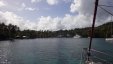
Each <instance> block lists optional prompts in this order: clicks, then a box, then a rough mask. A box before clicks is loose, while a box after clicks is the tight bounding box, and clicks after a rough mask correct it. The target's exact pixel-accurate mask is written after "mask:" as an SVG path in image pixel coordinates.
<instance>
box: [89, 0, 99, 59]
mask: <svg viewBox="0 0 113 64" xmlns="http://www.w3.org/2000/svg"><path fill="white" fill-rule="evenodd" d="M98 3H99V0H96V1H95V8H94V15H93V23H92V28H91V34H90V43H89V48H88V61H89V57H90V55H91V53H90V51H91V45H92V39H93V35H94V27H95V20H96V15H97V8H98Z"/></svg>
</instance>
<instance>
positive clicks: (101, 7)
mask: <svg viewBox="0 0 113 64" xmlns="http://www.w3.org/2000/svg"><path fill="white" fill-rule="evenodd" d="M99 7H100V8H101V9H102V10H104V11H105V12H107V13H108V14H110V15H112V16H113V14H112V13H111V12H109V11H108V10H106V9H104V8H103V7H101V6H99Z"/></svg>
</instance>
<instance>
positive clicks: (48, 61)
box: [0, 38, 113, 64]
mask: <svg viewBox="0 0 113 64" xmlns="http://www.w3.org/2000/svg"><path fill="white" fill-rule="evenodd" d="M88 44H89V39H88V38H81V39H74V38H44V39H41V38H40V39H28V40H27V39H26V40H15V41H0V56H1V57H0V62H1V63H0V64H2V63H3V62H4V63H5V62H7V64H79V63H80V59H81V52H82V48H86V47H88ZM92 48H94V49H97V50H100V51H103V52H107V53H109V55H112V56H113V43H110V42H106V41H105V40H104V39H103V38H99V39H93V45H92ZM111 61H112V59H111Z"/></svg>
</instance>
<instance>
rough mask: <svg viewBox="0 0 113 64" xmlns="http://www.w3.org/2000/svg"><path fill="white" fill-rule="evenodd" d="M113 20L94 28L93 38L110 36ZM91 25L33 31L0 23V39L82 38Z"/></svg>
mask: <svg viewBox="0 0 113 64" xmlns="http://www.w3.org/2000/svg"><path fill="white" fill-rule="evenodd" d="M112 28H113V22H108V23H105V24H103V25H100V26H98V27H96V28H95V32H94V36H93V37H95V38H106V37H111V34H113V33H112V32H113V30H112ZM90 33H91V27H87V28H76V29H72V30H58V31H48V30H47V31H35V30H20V28H19V27H17V26H16V25H12V24H9V25H5V24H4V23H0V40H6V39H17V38H18V39H23V38H27V39H29V38H64V37H65V38H72V37H74V36H75V35H76V34H77V35H80V36H81V37H83V38H87V37H89V36H90Z"/></svg>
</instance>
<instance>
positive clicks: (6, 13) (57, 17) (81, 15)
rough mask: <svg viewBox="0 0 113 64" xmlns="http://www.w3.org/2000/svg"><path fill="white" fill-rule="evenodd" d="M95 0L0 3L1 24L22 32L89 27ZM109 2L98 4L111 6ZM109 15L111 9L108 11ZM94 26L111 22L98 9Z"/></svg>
mask: <svg viewBox="0 0 113 64" xmlns="http://www.w3.org/2000/svg"><path fill="white" fill-rule="evenodd" d="M94 2H95V0H0V20H1V21H0V22H4V23H5V24H10V23H11V24H14V25H17V26H19V27H20V28H21V29H33V30H60V29H63V30H64V29H67V30H69V29H74V28H83V27H88V26H91V23H92V16H93V9H94ZM112 3H113V1H112V0H100V2H99V4H105V5H112ZM108 10H109V11H112V10H113V9H111V8H110V9H108ZM97 17H98V18H97V22H96V25H100V24H102V23H105V22H107V21H109V20H110V16H109V15H108V14H107V13H105V12H104V11H102V10H101V9H98V15H97Z"/></svg>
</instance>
